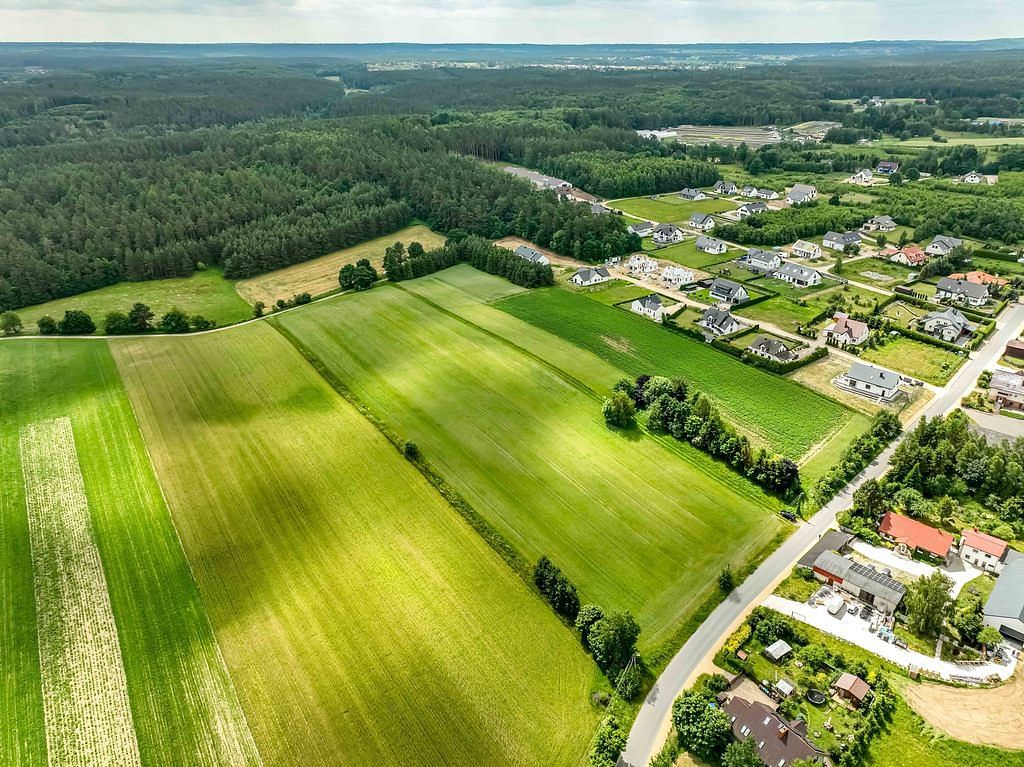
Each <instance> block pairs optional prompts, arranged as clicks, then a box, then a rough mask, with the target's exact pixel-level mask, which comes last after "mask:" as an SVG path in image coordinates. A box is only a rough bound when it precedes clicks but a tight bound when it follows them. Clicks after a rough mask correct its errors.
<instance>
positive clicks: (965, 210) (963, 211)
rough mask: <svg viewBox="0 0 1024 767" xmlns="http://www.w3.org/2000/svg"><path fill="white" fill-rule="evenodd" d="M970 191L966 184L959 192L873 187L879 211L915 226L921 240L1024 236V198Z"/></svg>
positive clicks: (1009, 239)
mask: <svg viewBox="0 0 1024 767" xmlns="http://www.w3.org/2000/svg"><path fill="white" fill-rule="evenodd" d="M967 190H968V187H967V186H966V185H963V184H961V185H959V186H958V187H957V190H956V191H949V190H946V189H939V188H933V187H931V186H921V185H918V184H915V185H912V186H899V187H895V186H882V187H873V188H872V194H873V195H875V196H876V197H878V202H877V204H876V207H877V208H878V209H879V210H881V209H883V208H884V209H885V210H887V211H888V212H889V214H890V215H891V216H893V218H895V219H896V220H898V221H901V222H905V223H907V224H909V225H911V226H914V227H915V229H914V239H915V240H916V241H918V242H921V241H927V240H929V239H931V238H932V237H934V236H935V235H936V234H952V235H953V236H955V237H961V236H966V237H974V238H976V239H979V240H983V241H992V240H1001V241H1003V242H1006V243H1013V242H1019V241H1020V240H1022V239H1024V201H1022V200H1021V199H1020V198H1012V197H1008V198H1000V197H996V196H994V195H985V194H979V193H975V192H974V191H973V190H971V191H967Z"/></svg>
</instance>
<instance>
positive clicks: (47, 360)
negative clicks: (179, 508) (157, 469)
mask: <svg viewBox="0 0 1024 767" xmlns="http://www.w3.org/2000/svg"><path fill="white" fill-rule="evenodd" d="M54 418H68V419H70V421H71V424H72V428H73V432H74V439H75V445H76V448H77V455H78V463H79V468H80V471H81V475H82V479H83V481H84V487H85V492H86V495H87V498H88V504H89V513H90V515H91V523H92V529H93V536H94V538H95V543H96V547H97V548H98V550H99V553H100V556H101V558H102V563H103V567H104V570H105V573H106V583H107V589H108V594H109V598H110V604H111V608H112V610H113V614H114V618H115V621H116V624H117V634H118V636H119V639H120V649H121V660H122V664H123V667H124V673H125V677H126V683H127V688H128V694H129V698H130V702H131V711H132V718H133V721H134V727H135V734H136V737H137V741H138V747H139V753H140V756H141V764H143V765H147V766H148V765H153V766H154V767H156V766H158V765H168V764H188V765H199V766H201V765H248V764H258V763H259V762H258V756H257V755H256V753H255V749H254V747H253V746H252V740H251V736H250V735H249V731H248V728H247V726H246V724H245V718H244V716H243V714H242V711H241V708H240V707H239V705H238V700H237V698H236V696H235V691H234V689H233V688H232V683H231V679H230V677H229V676H228V673H227V671H226V669H225V667H224V664H223V661H222V660H221V658H220V654H219V650H218V648H217V644H216V642H215V640H214V635H213V632H212V630H211V628H210V624H209V621H208V619H207V616H206V612H205V609H204V606H203V603H202V600H201V598H200V595H199V591H198V590H197V588H196V585H195V583H194V581H193V579H192V575H191V572H190V570H189V565H188V562H187V561H186V559H185V555H184V553H183V551H182V549H181V545H180V543H179V541H178V537H177V534H176V532H175V529H174V526H173V524H172V522H171V518H170V516H169V515H168V513H167V507H166V506H165V505H164V501H163V497H162V495H161V491H160V487H159V486H158V485H157V481H156V477H155V476H154V473H153V469H152V467H151V465H150V462H149V458H148V457H147V454H146V448H145V446H144V445H143V441H142V436H141V434H140V433H139V429H138V426H137V424H136V421H135V417H134V415H133V413H132V408H131V405H130V404H129V401H128V398H127V396H126V395H125V391H124V389H123V387H122V385H121V382H120V380H119V379H118V374H117V369H116V367H115V364H114V360H113V359H112V357H111V355H110V352H109V351H108V348H107V344H106V342H104V341H68V340H58V339H47V340H18V341H13V342H5V343H2V344H0V485H2V487H3V492H0V552H2V555H0V583H2V584H3V590H4V599H3V601H2V607H0V610H2V612H0V647H2V648H3V657H4V661H3V662H4V680H5V681H4V684H3V685H2V686H0V722H2V725H3V726H2V727H0V763H3V764H11V765H16V764H46V763H47V754H46V741H45V732H44V726H43V709H42V700H41V688H40V666H39V655H38V644H37V638H36V617H35V599H34V596H33V566H32V562H31V560H30V559H29V552H30V547H29V538H28V526H27V517H26V507H25V496H24V489H25V488H24V480H23V476H22V470H21V466H22V459H23V458H20V457H19V448H18V442H19V433H20V432H21V431H22V430H23V429H24V428H25V427H26V426H29V425H31V424H37V423H39V422H41V421H44V420H47V419H54ZM69 617H70V618H71V619H72V620H73V619H74V618H73V616H69ZM83 705H84V703H83ZM50 763H51V764H54V763H56V762H54V761H51V762H50ZM80 763H83V764H85V763H88V762H85V761H83V762H80Z"/></svg>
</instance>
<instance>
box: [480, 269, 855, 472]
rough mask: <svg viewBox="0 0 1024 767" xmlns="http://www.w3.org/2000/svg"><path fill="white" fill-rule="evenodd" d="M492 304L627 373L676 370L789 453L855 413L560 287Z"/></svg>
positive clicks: (796, 454) (743, 425) (750, 430)
mask: <svg viewBox="0 0 1024 767" xmlns="http://www.w3.org/2000/svg"><path fill="white" fill-rule="evenodd" d="M497 305H498V306H499V307H500V308H502V309H504V310H505V311H507V312H509V313H511V314H513V315H515V316H516V317H519V318H520V319H524V320H526V321H528V322H531V323H533V324H535V325H537V326H538V327H541V328H544V329H546V330H549V331H551V332H553V333H557V334H558V335H560V336H562V337H563V338H565V339H566V340H569V341H571V342H573V343H575V344H576V345H578V346H580V347H581V348H583V349H587V350H589V351H591V352H593V353H594V354H597V355H598V356H600V357H602V358H604V359H606V360H608V361H609V362H611V363H612V364H613V365H615V366H616V367H617V368H619V369H621V370H623V371H625V372H626V373H627V374H629V375H633V376H635V375H640V374H641V373H647V374H658V373H660V374H662V375H680V376H682V377H683V378H685V379H686V380H688V381H689V382H690V383H691V384H692V385H694V386H696V387H697V388H699V389H701V390H703V391H705V392H707V393H708V394H709V395H711V397H712V398H713V399H714V400H715V402H716V404H717V405H718V406H719V407H720V408H721V410H722V412H723V414H724V415H725V416H726V417H727V418H729V419H730V420H731V421H733V422H734V423H735V424H736V425H737V427H738V428H739V429H741V430H742V431H744V432H745V433H747V434H750V435H751V436H752V437H753V438H754V439H755V440H757V441H760V442H762V443H765V444H767V445H769V446H770V447H772V448H773V449H774V450H777V451H779V452H782V453H785V454H786V455H788V456H790V457H792V458H794V459H799V458H800V456H802V455H803V454H804V453H806V452H807V451H808V450H809V449H810V448H811V446H812V445H814V444H816V443H817V442H819V441H821V440H823V439H825V438H826V437H828V436H829V435H830V434H832V433H834V432H835V431H837V430H838V429H840V428H842V426H843V425H845V424H846V422H847V421H849V419H850V418H851V417H852V415H853V414H852V413H851V412H850V411H849V410H848V409H846V408H845V407H843V406H841V405H839V404H838V403H837V402H834V401H832V400H829V399H826V398H825V397H822V396H820V395H818V394H815V393H813V392H810V391H808V390H807V389H805V388H804V387H802V386H798V385H795V384H793V383H792V382H790V381H787V380H786V379H784V378H780V377H779V376H775V375H772V374H770V373H767V372H765V371H763V370H758V369H756V368H753V367H751V366H749V365H745V364H743V363H742V362H740V361H739V360H737V359H735V358H733V357H730V356H728V355H726V354H723V353H722V352H719V351H717V350H715V349H712V348H710V347H709V346H707V345H706V344H703V343H700V342H699V341H696V340H693V339H691V338H689V337H688V336H684V335H682V334H680V333H674V332H672V331H670V330H667V329H665V328H662V327H659V326H657V325H655V324H654V323H651V322H648V321H646V320H644V319H642V318H640V317H636V316H633V315H630V314H628V313H627V312H620V311H615V310H613V309H611V308H608V307H602V306H600V305H599V304H597V303H596V302H594V301H586V300H585V299H584V298H582V297H580V296H576V295H573V294H571V293H568V292H567V291H564V290H558V289H557V288H544V289H540V290H532V291H529V292H527V293H521V294H519V295H517V296H513V297H512V298H509V299H507V300H505V301H502V302H500V303H499V304H497ZM751 392H757V396H751ZM807 412H814V414H815V417H814V418H813V419H811V418H805V417H803V416H801V415H800V414H801V413H807Z"/></svg>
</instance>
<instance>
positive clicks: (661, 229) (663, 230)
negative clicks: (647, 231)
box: [654, 224, 679, 234]
mask: <svg viewBox="0 0 1024 767" xmlns="http://www.w3.org/2000/svg"><path fill="white" fill-rule="evenodd" d="M654 231H655V233H657V234H672V233H673V232H678V231H679V227H678V226H676V225H675V224H658V225H657V226H656V227H654Z"/></svg>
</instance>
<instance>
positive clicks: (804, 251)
mask: <svg viewBox="0 0 1024 767" xmlns="http://www.w3.org/2000/svg"><path fill="white" fill-rule="evenodd" d="M790 253H792V254H793V256H794V257H795V258H808V259H811V260H814V259H817V258H821V245H818V244H817V243H816V242H808V241H807V240H797V241H796V242H795V243H793V247H792V248H790Z"/></svg>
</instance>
